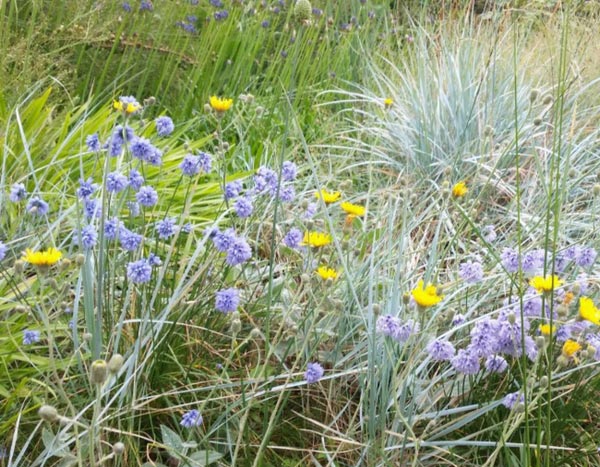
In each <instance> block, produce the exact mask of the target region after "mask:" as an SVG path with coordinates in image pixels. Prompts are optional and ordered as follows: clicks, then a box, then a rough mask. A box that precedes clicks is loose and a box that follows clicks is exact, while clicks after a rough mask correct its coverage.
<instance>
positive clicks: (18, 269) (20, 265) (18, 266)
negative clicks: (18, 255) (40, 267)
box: [14, 259, 25, 274]
mask: <svg viewBox="0 0 600 467" xmlns="http://www.w3.org/2000/svg"><path fill="white" fill-rule="evenodd" d="M14 268H15V273H16V274H22V273H23V271H24V270H25V263H24V262H23V261H21V260H20V259H18V260H17V261H15V264H14Z"/></svg>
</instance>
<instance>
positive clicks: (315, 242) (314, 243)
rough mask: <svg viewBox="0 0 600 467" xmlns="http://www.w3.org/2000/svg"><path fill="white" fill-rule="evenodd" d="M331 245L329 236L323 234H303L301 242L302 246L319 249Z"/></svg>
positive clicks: (311, 232)
mask: <svg viewBox="0 0 600 467" xmlns="http://www.w3.org/2000/svg"><path fill="white" fill-rule="evenodd" d="M330 243H331V235H329V234H328V233H324V232H315V231H310V232H305V233H304V239H303V240H302V245H304V246H311V247H313V248H319V247H322V246H325V245H329V244H330Z"/></svg>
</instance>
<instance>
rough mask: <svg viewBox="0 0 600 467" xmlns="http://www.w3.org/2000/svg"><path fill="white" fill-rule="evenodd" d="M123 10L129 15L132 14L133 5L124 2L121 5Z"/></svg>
mask: <svg viewBox="0 0 600 467" xmlns="http://www.w3.org/2000/svg"><path fill="white" fill-rule="evenodd" d="M121 8H123V11H126V12H127V13H130V12H131V5H130V4H129V2H123V3H122V4H121Z"/></svg>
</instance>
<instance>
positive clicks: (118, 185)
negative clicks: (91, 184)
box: [106, 172, 129, 193]
mask: <svg viewBox="0 0 600 467" xmlns="http://www.w3.org/2000/svg"><path fill="white" fill-rule="evenodd" d="M128 182H129V180H127V177H126V176H125V175H123V174H121V173H119V172H111V173H109V174H108V175H107V176H106V189H107V190H108V192H109V193H119V192H121V191H123V190H124V189H125V188H127V184H128Z"/></svg>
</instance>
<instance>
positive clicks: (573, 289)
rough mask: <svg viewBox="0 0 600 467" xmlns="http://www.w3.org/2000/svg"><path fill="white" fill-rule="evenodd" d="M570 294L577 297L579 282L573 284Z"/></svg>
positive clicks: (579, 288)
mask: <svg viewBox="0 0 600 467" xmlns="http://www.w3.org/2000/svg"><path fill="white" fill-rule="evenodd" d="M571 292H573V293H574V294H575V295H579V292H581V285H580V284H579V282H575V283H574V284H573V286H572V287H571Z"/></svg>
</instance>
